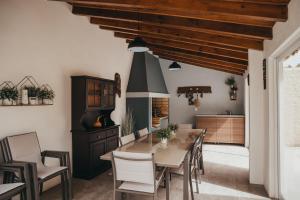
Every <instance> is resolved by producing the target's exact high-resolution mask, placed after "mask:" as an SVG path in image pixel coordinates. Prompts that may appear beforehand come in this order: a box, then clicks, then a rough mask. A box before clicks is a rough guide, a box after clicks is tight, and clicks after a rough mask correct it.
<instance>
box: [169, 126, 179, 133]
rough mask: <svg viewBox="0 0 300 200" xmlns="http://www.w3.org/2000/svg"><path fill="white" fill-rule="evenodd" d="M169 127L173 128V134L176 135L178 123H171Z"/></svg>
mask: <svg viewBox="0 0 300 200" xmlns="http://www.w3.org/2000/svg"><path fill="white" fill-rule="evenodd" d="M168 127H169V129H170V130H171V135H175V131H176V130H177V128H178V127H177V124H169V126H168Z"/></svg>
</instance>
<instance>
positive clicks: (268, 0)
mask: <svg viewBox="0 0 300 200" xmlns="http://www.w3.org/2000/svg"><path fill="white" fill-rule="evenodd" d="M223 1H231V2H241V3H243V2H247V3H257V4H271V5H287V4H288V3H289V2H290V0H223Z"/></svg>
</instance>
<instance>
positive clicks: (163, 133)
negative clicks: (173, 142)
mask: <svg viewBox="0 0 300 200" xmlns="http://www.w3.org/2000/svg"><path fill="white" fill-rule="evenodd" d="M170 136H171V130H170V129H169V128H164V129H161V130H159V131H158V132H157V137H158V138H160V139H161V143H162V144H167V142H168V139H169V138H170Z"/></svg>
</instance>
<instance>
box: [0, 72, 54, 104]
mask: <svg viewBox="0 0 300 200" xmlns="http://www.w3.org/2000/svg"><path fill="white" fill-rule="evenodd" d="M54 96H55V95H54V91H53V90H52V88H51V87H50V86H49V85H48V84H44V85H42V86H39V84H38V83H37V81H36V80H35V79H34V78H33V77H32V76H25V77H24V78H23V79H22V80H21V81H20V82H19V83H18V84H17V85H14V84H13V83H12V82H11V81H4V82H3V83H2V84H0V106H37V105H53V99H54Z"/></svg>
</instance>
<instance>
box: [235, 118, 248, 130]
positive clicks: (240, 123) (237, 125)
mask: <svg viewBox="0 0 300 200" xmlns="http://www.w3.org/2000/svg"><path fill="white" fill-rule="evenodd" d="M244 127H245V118H233V119H232V128H244Z"/></svg>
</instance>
